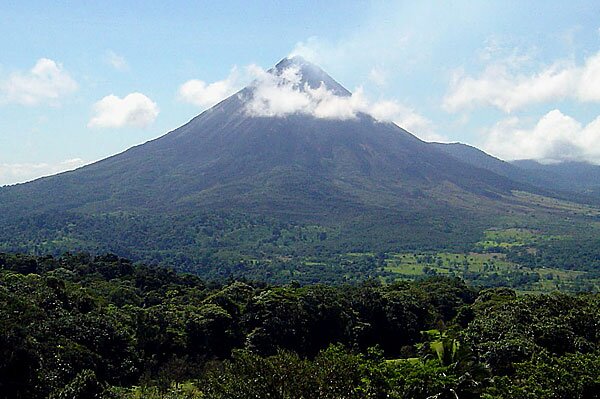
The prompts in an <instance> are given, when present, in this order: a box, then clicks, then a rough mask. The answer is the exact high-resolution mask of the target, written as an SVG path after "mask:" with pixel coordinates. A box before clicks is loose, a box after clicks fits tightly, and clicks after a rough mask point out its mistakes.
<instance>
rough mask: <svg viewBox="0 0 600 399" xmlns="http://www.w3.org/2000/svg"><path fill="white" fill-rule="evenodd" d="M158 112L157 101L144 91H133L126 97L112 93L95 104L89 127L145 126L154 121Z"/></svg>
mask: <svg viewBox="0 0 600 399" xmlns="http://www.w3.org/2000/svg"><path fill="white" fill-rule="evenodd" d="M158 113H159V109H158V106H157V105H156V103H155V102H153V101H152V100H151V99H149V98H148V97H146V96H145V95H143V94H142V93H131V94H128V95H127V96H125V97H124V98H119V97H117V96H115V95H113V94H111V95H109V96H106V97H104V98H103V99H101V100H100V101H98V102H97V103H96V104H94V116H93V117H92V119H90V121H89V122H88V127H93V128H94V127H99V128H119V127H124V126H132V127H139V128H144V127H147V126H148V125H150V124H151V123H152V122H154V120H155V119H156V117H157V116H158Z"/></svg>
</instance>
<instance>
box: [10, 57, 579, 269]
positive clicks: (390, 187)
mask: <svg viewBox="0 0 600 399" xmlns="http://www.w3.org/2000/svg"><path fill="white" fill-rule="evenodd" d="M290 76H291V77H290ZM264 79H266V80H264V81H255V82H254V83H252V84H251V85H249V86H248V87H246V88H244V89H242V90H241V91H240V92H238V93H236V94H234V95H233V96H231V97H229V98H227V99H225V100H224V101H222V102H221V103H219V104H217V105H215V106H214V107H212V108H210V109H208V110H206V111H205V112H203V113H202V114H200V115H199V116H197V117H196V118H194V119H192V120H191V121H190V122H189V123H187V124H185V125H184V126H182V127H180V128H178V129H176V130H174V131H172V132H169V133H167V134H165V135H164V136H162V137H160V138H158V139H156V140H152V141H150V142H147V143H145V144H142V145H139V146H136V147H133V148H131V149H129V150H127V151H125V152H123V153H121V154H118V155H115V156H112V157H110V158H107V159H104V160H102V161H99V162H96V163H94V164H92V165H89V166H85V167H83V168H80V169H77V170H75V171H72V172H67V173H63V174H60V175H56V176H51V177H47V178H42V179H39V180H36V181H33V182H30V183H26V184H19V185H15V186H10V187H4V188H1V189H0V221H1V222H2V223H3V225H4V227H5V228H4V229H3V230H2V232H0V243H1V244H0V249H5V250H18V251H28V252H33V253H39V254H42V253H55V254H58V253H61V252H63V251H66V250H87V251H91V252H105V251H110V252H115V253H117V254H120V255H123V256H129V257H132V258H134V259H141V260H145V261H147V262H151V263H155V262H159V263H165V264H170V265H175V266H177V267H179V268H183V269H186V270H191V271H194V272H197V273H200V274H205V273H211V272H214V271H215V268H217V266H215V265H218V264H221V263H222V262H225V263H231V262H234V263H239V262H254V261H259V262H260V261H264V260H265V259H270V257H273V256H274V257H284V258H289V257H295V256H299V255H307V254H312V255H315V254H316V255H319V254H322V253H325V254H335V253H340V252H342V253H343V252H353V251H354V252H357V251H358V252H361V251H367V252H368V251H392V250H395V251H398V250H407V249H420V250H423V249H436V248H438V249H439V248H453V249H461V250H468V249H469V248H470V247H471V246H472V245H473V244H474V243H476V242H477V241H479V240H480V239H481V237H482V235H483V231H484V230H486V229H488V228H491V227H495V226H498V225H499V224H500V223H505V221H506V219H507V218H509V219H510V220H513V219H515V218H516V219H518V218H519V215H521V219H522V220H529V219H528V215H530V214H531V213H532V212H533V213H536V212H537V213H539V214H540V217H545V216H544V215H550V216H548V217H551V218H553V219H556V215H555V214H556V213H557V212H559V213H560V212H562V213H564V212H563V211H561V210H560V209H559V208H558V209H557V207H547V206H544V207H540V206H538V204H536V203H532V201H531V200H530V198H529V197H527V196H525V197H524V196H523V195H517V196H516V195H514V193H515V192H520V193H523V192H530V193H534V194H545V195H548V192H547V191H544V190H542V189H540V188H536V187H534V186H532V185H531V184H529V183H528V182H526V181H522V180H520V179H515V178H514V177H515V176H513V175H512V174H510V173H508V174H506V173H503V170H498V169H495V168H489V167H487V165H477V166H474V164H473V162H469V161H468V160H465V159H461V158H459V159H457V158H456V157H454V156H452V155H449V154H447V153H446V152H445V151H442V150H441V149H440V148H439V146H435V145H432V144H428V143H425V142H423V141H421V140H419V139H418V138H416V137H415V136H413V135H412V134H410V133H409V132H407V131H406V130H404V129H402V128H400V127H398V126H397V125H395V124H393V123H389V122H381V121H377V120H375V119H374V118H373V117H371V116H369V115H367V114H364V113H360V112H357V113H356V114H355V115H350V116H346V117H331V116H327V117H323V116H322V115H321V116H319V115H315V114H314V113H312V114H311V113H307V112H289V113H286V114H283V115H279V114H276V113H275V114H273V112H275V111H277V109H278V108H277V107H278V106H280V105H279V103H277V102H276V101H274V100H273V99H268V98H267V99H265V98H263V97H261V96H263V95H264V94H261V93H263V92H262V90H263V89H264V88H263V86H264V84H265V83H264V82H265V81H266V82H267V83H268V84H270V85H271V86H269V87H268V89H269V90H271V91H273V90H280V89H281V90H287V91H288V92H286V93H287V94H289V93H292V95H293V96H300V97H301V98H313V97H310V96H315V95H316V94H315V93H317V94H318V95H320V96H321V97H322V98H329V99H333V100H335V101H342V100H343V99H344V98H349V97H350V96H351V93H350V92H349V91H348V90H346V89H345V88H343V86H341V85H340V84H339V83H337V82H336V81H335V80H334V79H333V78H331V77H329V76H328V75H327V74H326V73H325V72H324V71H322V70H321V69H320V68H318V67H317V66H315V65H313V64H310V63H308V62H306V61H305V60H303V59H301V58H298V57H296V58H291V59H284V60H282V61H281V62H280V63H278V64H277V65H276V66H275V67H274V68H273V69H271V70H270V71H269V72H268V73H266V78H264ZM303 96H304V97H303ZM307 96H308V97H307ZM258 100H260V101H262V102H259V103H258V107H259V108H258V109H259V111H260V110H261V108H260V107H265V106H269V107H271V108H273V107H275V108H273V109H274V110H275V111H274V110H273V109H271V110H269V112H271V113H269V112H266V113H265V112H264V110H262V111H261V112H263V113H262V114H260V113H259V114H257V113H256V112H257V111H256V107H257V104H256V101H258ZM253 107H254V108H253ZM465 161H466V162H465ZM502 167H503V168H505V169H507V170H512V169H511V168H512V167H511V166H510V165H508V164H507V165H504V164H503V165H502ZM563 216H564V215H563ZM561 217H562V216H561ZM568 217H571V216H568ZM278 259H279V258H278Z"/></svg>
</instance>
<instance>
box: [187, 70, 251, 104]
mask: <svg viewBox="0 0 600 399" xmlns="http://www.w3.org/2000/svg"><path fill="white" fill-rule="evenodd" d="M241 86H242V83H241V80H240V76H239V73H238V71H237V68H235V67H234V68H233V69H232V70H231V72H230V73H229V76H227V78H225V79H223V80H219V81H216V82H213V83H206V82H204V81H202V80H198V79H192V80H188V81H187V82H185V83H184V84H182V85H181V86H180V87H179V97H180V98H181V100H182V101H185V102H187V103H190V104H194V105H196V106H198V107H200V108H208V107H211V106H213V105H215V104H217V103H218V102H220V101H221V100H223V99H225V98H227V97H229V96H230V95H232V94H233V93H235V92H236V91H238V90H239V89H240V88H241Z"/></svg>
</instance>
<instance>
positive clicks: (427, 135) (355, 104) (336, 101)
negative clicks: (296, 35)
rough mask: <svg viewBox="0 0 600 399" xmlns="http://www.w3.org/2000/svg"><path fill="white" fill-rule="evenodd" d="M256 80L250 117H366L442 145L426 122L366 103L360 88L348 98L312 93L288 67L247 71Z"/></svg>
mask: <svg viewBox="0 0 600 399" xmlns="http://www.w3.org/2000/svg"><path fill="white" fill-rule="evenodd" d="M249 70H250V73H251V74H252V75H253V76H254V77H255V80H254V82H253V83H252V87H253V91H252V97H251V98H250V99H248V102H247V104H246V112H247V113H248V114H249V115H251V116H258V117H261V116H266V117H285V116H287V115H291V114H307V115H312V116H313V117H315V118H322V119H339V120H345V119H354V118H356V117H357V115H358V114H359V113H366V114H369V115H371V116H373V117H374V118H375V119H377V120H379V121H382V122H395V123H396V124H398V125H399V126H401V127H403V128H405V129H407V130H409V131H411V132H412V133H414V134H416V135H418V136H419V137H421V138H423V139H424V140H429V141H433V140H435V141H445V140H446V139H445V138H444V137H442V136H440V135H437V134H436V133H435V131H434V126H433V123H432V122H431V121H429V120H428V119H427V118H425V117H423V116H422V115H419V114H418V113H417V112H415V111H414V110H413V109H411V108H409V107H406V106H404V105H402V104H399V103H398V102H396V101H391V100H384V101H376V102H371V101H369V100H368V99H367V98H366V97H365V95H364V93H363V90H362V88H360V87H359V88H357V89H356V90H355V91H354V93H353V94H352V95H350V96H338V95H336V94H334V93H333V92H332V91H331V90H328V88H327V87H326V86H325V85H324V84H323V83H322V84H321V85H320V86H319V87H318V88H316V89H313V88H311V87H309V86H308V85H304V86H302V76H301V71H300V70H299V69H298V68H297V67H290V68H287V69H285V70H283V71H281V72H280V73H279V74H273V73H269V72H266V71H264V70H263V69H262V68H260V67H257V66H251V67H249Z"/></svg>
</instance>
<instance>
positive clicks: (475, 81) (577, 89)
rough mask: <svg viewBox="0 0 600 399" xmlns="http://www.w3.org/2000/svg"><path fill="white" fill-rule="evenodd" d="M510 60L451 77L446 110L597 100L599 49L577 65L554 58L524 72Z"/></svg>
mask: <svg viewBox="0 0 600 399" xmlns="http://www.w3.org/2000/svg"><path fill="white" fill-rule="evenodd" d="M510 64H511V62H497V63H492V64H490V65H488V66H487V67H486V69H485V70H484V71H483V73H482V74H481V75H480V76H478V77H472V76H465V75H464V74H462V73H459V74H458V75H457V76H455V77H454V78H453V81H452V83H451V90H450V93H449V94H448V95H447V96H446V97H445V98H444V102H443V106H444V109H446V110H447V111H449V112H455V111H458V110H460V109H469V108H473V107H476V106H493V107H496V108H499V109H501V110H503V111H504V112H507V113H510V112H512V111H514V110H516V109H519V108H523V107H524V106H527V105H530V104H539V103H544V102H548V101H553V100H561V99H566V98H569V99H575V100H578V101H588V102H592V101H600V52H599V53H596V54H595V55H594V56H592V57H589V58H588V59H586V60H585V62H584V64H583V65H581V66H578V65H576V64H574V63H572V62H557V63H555V64H553V65H551V66H549V67H547V68H544V69H542V70H541V71H539V72H537V73H534V74H530V75H524V74H520V73H518V72H516V71H515V70H514V68H511V67H510Z"/></svg>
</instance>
